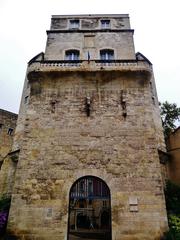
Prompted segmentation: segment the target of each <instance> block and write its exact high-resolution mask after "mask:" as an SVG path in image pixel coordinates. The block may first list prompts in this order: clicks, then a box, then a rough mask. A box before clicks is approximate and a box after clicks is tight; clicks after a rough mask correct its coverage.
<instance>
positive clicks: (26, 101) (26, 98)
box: [24, 96, 29, 104]
mask: <svg viewBox="0 0 180 240" xmlns="http://www.w3.org/2000/svg"><path fill="white" fill-rule="evenodd" d="M28 99H29V96H26V97H25V98H24V103H25V104H26V103H28Z"/></svg>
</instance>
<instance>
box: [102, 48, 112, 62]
mask: <svg viewBox="0 0 180 240" xmlns="http://www.w3.org/2000/svg"><path fill="white" fill-rule="evenodd" d="M100 59H101V60H113V59H114V50H110V49H103V50H101V51H100Z"/></svg>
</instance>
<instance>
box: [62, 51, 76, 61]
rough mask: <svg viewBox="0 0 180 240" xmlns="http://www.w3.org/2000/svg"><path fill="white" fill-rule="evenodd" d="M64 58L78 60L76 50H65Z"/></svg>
mask: <svg viewBox="0 0 180 240" xmlns="http://www.w3.org/2000/svg"><path fill="white" fill-rule="evenodd" d="M65 59H66V60H79V51H78V50H67V51H66V55H65Z"/></svg>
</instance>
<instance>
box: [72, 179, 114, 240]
mask: <svg viewBox="0 0 180 240" xmlns="http://www.w3.org/2000/svg"><path fill="white" fill-rule="evenodd" d="M75 239H78V240H81V239H103V240H111V199H110V190H109V187H108V186H107V184H106V183H105V182H104V181H103V180H102V179H100V178H97V177H94V176H85V177H82V178H79V179H78V180H77V181H76V182H75V183H74V184H73V185H72V187H71V189H70V193H69V219H68V240H75Z"/></svg>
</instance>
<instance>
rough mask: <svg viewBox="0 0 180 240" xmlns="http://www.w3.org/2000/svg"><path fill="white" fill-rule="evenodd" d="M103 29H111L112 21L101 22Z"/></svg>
mask: <svg viewBox="0 0 180 240" xmlns="http://www.w3.org/2000/svg"><path fill="white" fill-rule="evenodd" d="M101 28H103V29H107V28H110V20H101Z"/></svg>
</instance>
